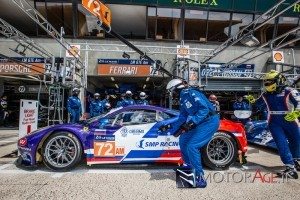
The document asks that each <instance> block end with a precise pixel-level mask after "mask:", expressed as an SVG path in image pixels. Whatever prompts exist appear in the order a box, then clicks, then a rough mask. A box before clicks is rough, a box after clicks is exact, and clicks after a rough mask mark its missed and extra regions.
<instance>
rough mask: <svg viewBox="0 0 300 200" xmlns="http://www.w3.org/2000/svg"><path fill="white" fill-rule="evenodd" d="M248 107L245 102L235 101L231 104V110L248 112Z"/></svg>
mask: <svg viewBox="0 0 300 200" xmlns="http://www.w3.org/2000/svg"><path fill="white" fill-rule="evenodd" d="M249 109H250V106H249V104H248V103H246V102H245V101H241V102H239V101H236V102H234V104H233V110H249Z"/></svg>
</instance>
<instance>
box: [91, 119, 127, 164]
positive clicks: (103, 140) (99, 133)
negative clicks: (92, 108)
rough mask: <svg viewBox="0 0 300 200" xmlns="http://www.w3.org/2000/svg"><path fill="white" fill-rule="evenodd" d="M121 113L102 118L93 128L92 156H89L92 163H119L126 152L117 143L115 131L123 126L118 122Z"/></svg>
mask: <svg viewBox="0 0 300 200" xmlns="http://www.w3.org/2000/svg"><path fill="white" fill-rule="evenodd" d="M118 117H119V115H118V114H116V115H111V116H109V117H104V118H100V119H99V121H98V124H97V125H94V127H93V128H92V129H91V132H92V134H93V139H92V144H91V147H92V149H93V151H92V157H91V158H88V160H89V161H90V163H93V164H97V163H98V164H104V163H119V162H121V160H122V158H123V156H124V152H123V150H124V149H122V148H119V147H118V146H117V143H116V137H115V133H116V132H117V131H118V130H120V129H121V128H122V125H120V124H118V123H116V122H117V120H118Z"/></svg>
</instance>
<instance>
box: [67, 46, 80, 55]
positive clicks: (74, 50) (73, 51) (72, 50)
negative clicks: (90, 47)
mask: <svg viewBox="0 0 300 200" xmlns="http://www.w3.org/2000/svg"><path fill="white" fill-rule="evenodd" d="M69 52H70V54H71V55H75V56H77V55H79V48H78V47H76V46H71V48H70V49H69Z"/></svg>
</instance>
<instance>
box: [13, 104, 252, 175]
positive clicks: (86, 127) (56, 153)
mask: <svg viewBox="0 0 300 200" xmlns="http://www.w3.org/2000/svg"><path fill="white" fill-rule="evenodd" d="M178 115H179V112H178V111H174V110H169V109H166V108H161V107H155V106H141V105H135V106H128V107H125V108H117V109H113V110H111V111H110V112H109V113H107V114H104V115H101V116H99V117H95V118H92V119H89V120H87V121H85V122H83V123H79V124H61V125H53V126H49V127H45V128H41V129H38V130H36V131H34V132H32V133H30V134H29V135H27V136H25V137H23V138H21V139H19V141H18V150H19V152H20V157H19V158H18V160H17V161H18V162H17V163H19V164H24V165H29V166H35V165H37V164H38V163H42V162H43V163H44V164H45V165H46V166H47V167H48V168H50V169H53V170H57V171H58V170H63V171H66V170H69V169H71V168H72V167H74V166H76V164H78V162H79V161H81V159H82V158H85V159H86V162H87V164H88V165H93V164H112V163H121V164H123V163H135V164H136V163H158V162H159V163H162V162H163V163H174V164H180V163H182V158H181V153H180V148H179V139H178V137H174V136H173V134H174V133H173V132H171V131H164V132H162V131H160V130H159V128H160V127H161V126H163V125H166V124H170V123H171V122H174V121H175V120H177V119H178ZM200 151H202V155H203V156H202V159H203V161H204V164H205V165H206V166H208V167H209V168H212V169H225V168H227V167H228V166H229V165H231V164H232V163H233V162H235V161H236V160H237V158H238V157H239V156H238V155H240V156H242V155H244V154H245V152H246V151H247V140H246V135H245V130H244V127H243V125H242V124H240V123H234V122H232V121H229V120H222V121H221V124H220V127H219V130H218V132H216V133H215V134H214V136H213V138H212V140H211V141H210V142H209V143H208V145H207V146H206V147H204V148H203V149H201V150H200Z"/></svg>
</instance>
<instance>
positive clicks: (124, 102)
mask: <svg viewBox="0 0 300 200" xmlns="http://www.w3.org/2000/svg"><path fill="white" fill-rule="evenodd" d="M134 104H135V102H134V100H133V99H131V98H125V99H123V100H122V101H121V104H120V106H121V107H126V106H131V105H134Z"/></svg>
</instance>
